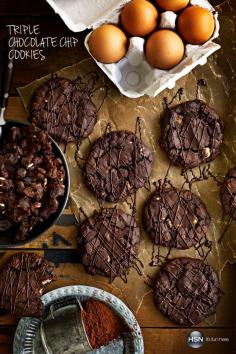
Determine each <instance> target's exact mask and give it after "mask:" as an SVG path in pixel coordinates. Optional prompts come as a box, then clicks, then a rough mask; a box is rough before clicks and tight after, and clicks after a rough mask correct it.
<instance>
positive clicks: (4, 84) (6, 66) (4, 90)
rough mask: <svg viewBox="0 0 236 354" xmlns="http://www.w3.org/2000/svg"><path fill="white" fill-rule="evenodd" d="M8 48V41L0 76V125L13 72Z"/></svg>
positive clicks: (2, 120) (3, 122)
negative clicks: (0, 75)
mask: <svg viewBox="0 0 236 354" xmlns="http://www.w3.org/2000/svg"><path fill="white" fill-rule="evenodd" d="M9 52H10V49H9V47H8V43H7V44H6V46H5V48H4V51H3V58H2V77H1V79H0V80H1V82H0V84H1V96H0V125H3V124H5V119H4V113H5V109H6V107H7V104H8V97H9V91H10V87H11V81H12V74H13V60H12V59H9Z"/></svg>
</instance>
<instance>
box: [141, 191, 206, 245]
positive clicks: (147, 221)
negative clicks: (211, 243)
mask: <svg viewBox="0 0 236 354" xmlns="http://www.w3.org/2000/svg"><path fill="white" fill-rule="evenodd" d="M143 223H144V229H145V230H146V232H147V233H148V235H149V236H150V237H151V239H152V240H153V242H154V244H155V245H160V246H164V247H170V248H172V247H173V248H178V249H188V248H190V247H193V246H196V245H198V244H200V243H201V242H204V241H206V233H207V230H208V226H209V224H210V216H209V214H208V212H207V210H206V207H205V205H204V204H203V202H202V201H201V200H200V199H199V198H198V197H197V196H196V195H195V194H193V193H192V192H191V191H189V190H179V189H177V188H174V187H169V186H168V187H165V186H161V187H160V188H158V189H157V190H156V192H155V193H154V194H153V195H152V196H151V197H150V199H149V200H148V201H147V203H146V205H145V207H144V211H143Z"/></svg>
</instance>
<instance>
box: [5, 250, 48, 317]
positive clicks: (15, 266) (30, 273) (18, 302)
mask: <svg viewBox="0 0 236 354" xmlns="http://www.w3.org/2000/svg"><path fill="white" fill-rule="evenodd" d="M53 271H54V267H53V266H52V264H51V263H49V262H48V261H46V260H45V259H44V258H42V257H41V256H39V255H37V254H34V253H17V254H15V255H13V256H12V257H10V259H9V260H8V262H7V264H6V265H5V266H4V267H3V268H2V269H1V270H0V308H1V309H3V310H5V311H6V312H9V313H11V314H13V315H15V316H17V317H21V316H27V317H32V316H33V317H41V316H42V314H43V304H42V302H41V295H42V292H43V289H44V287H45V286H46V284H48V283H51V282H52V281H53V280H55V276H54V274H53Z"/></svg>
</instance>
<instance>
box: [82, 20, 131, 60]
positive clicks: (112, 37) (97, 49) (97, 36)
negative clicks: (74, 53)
mask: <svg viewBox="0 0 236 354" xmlns="http://www.w3.org/2000/svg"><path fill="white" fill-rule="evenodd" d="M127 42H128V40H127V37H126V35H125V34H124V32H123V31H122V30H121V29H120V28H118V27H117V26H114V25H103V26H101V27H99V28H97V29H95V30H94V31H93V32H92V34H91V35H90V37H89V41H88V45H89V50H90V53H91V54H92V56H93V57H94V58H95V59H96V60H98V61H100V62H102V63H104V64H111V63H116V62H118V61H119V60H121V59H122V58H123V57H124V56H125V54H126V51H127Z"/></svg>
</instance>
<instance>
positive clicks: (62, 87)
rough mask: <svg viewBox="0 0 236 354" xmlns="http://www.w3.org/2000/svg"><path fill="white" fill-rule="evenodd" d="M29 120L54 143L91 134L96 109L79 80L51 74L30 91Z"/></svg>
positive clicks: (66, 141)
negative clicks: (48, 135)
mask: <svg viewBox="0 0 236 354" xmlns="http://www.w3.org/2000/svg"><path fill="white" fill-rule="evenodd" d="M30 120H31V121H32V122H35V124H36V125H37V126H38V127H40V128H41V129H44V130H46V131H47V132H48V133H49V134H50V135H51V136H52V137H53V138H54V139H55V140H56V141H57V142H62V143H68V142H74V141H79V140H81V139H83V138H86V137H88V136H89V135H90V134H91V133H92V131H93V128H94V126H95V124H96V122H97V108H96V106H95V105H94V103H93V102H92V100H91V97H90V93H89V92H88V91H86V89H85V88H82V87H81V85H80V81H79V80H75V81H71V80H68V79H63V78H59V77H53V78H51V79H50V80H48V81H46V82H45V83H44V84H42V85H41V86H40V87H39V88H37V89H36V91H35V92H34V94H33V96H32V99H31V102H30Z"/></svg>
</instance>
